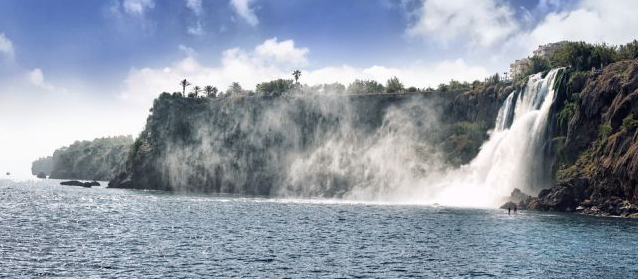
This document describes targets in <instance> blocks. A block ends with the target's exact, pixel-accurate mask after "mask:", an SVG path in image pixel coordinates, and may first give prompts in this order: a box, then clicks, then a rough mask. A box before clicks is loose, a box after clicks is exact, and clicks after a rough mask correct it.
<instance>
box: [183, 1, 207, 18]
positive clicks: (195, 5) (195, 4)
mask: <svg viewBox="0 0 638 279" xmlns="http://www.w3.org/2000/svg"><path fill="white" fill-rule="evenodd" d="M186 7H188V8H189V9H191V11H193V13H195V14H196V15H198V16H200V15H201V14H202V13H203V12H204V9H203V8H202V0H186Z"/></svg>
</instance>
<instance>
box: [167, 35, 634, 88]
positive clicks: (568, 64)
mask: <svg viewBox="0 0 638 279" xmlns="http://www.w3.org/2000/svg"><path fill="white" fill-rule="evenodd" d="M636 58H638V41H636V40H634V41H633V42H630V43H628V44H625V45H619V46H614V45H607V44H605V43H602V44H589V43H586V42H567V43H565V44H564V45H562V46H560V47H559V48H558V49H556V50H555V51H554V53H553V55H552V56H551V57H542V56H533V57H531V58H529V59H530V63H529V65H528V66H527V67H526V68H525V69H524V70H523V73H522V74H519V75H517V76H516V77H515V78H514V80H513V82H516V83H517V84H520V83H524V82H525V80H526V78H527V77H528V76H530V75H532V74H536V73H540V72H544V73H546V72H548V71H549V70H550V69H552V68H558V67H565V68H569V69H571V70H572V71H589V70H592V69H600V68H602V67H604V66H606V65H608V64H611V63H614V62H618V61H621V60H628V59H636ZM301 75H302V73H301V71H300V70H295V71H294V72H292V77H293V78H292V79H283V78H279V79H275V80H271V81H267V82H262V83H260V84H257V86H256V87H255V89H254V90H246V89H244V88H243V87H242V86H241V85H240V84H239V83H238V82H233V83H231V85H230V86H229V87H228V89H226V90H225V91H223V90H219V89H218V88H217V87H215V86H212V85H206V86H203V87H202V86H199V85H194V86H192V85H193V84H191V82H189V81H188V80H186V79H184V80H182V81H180V82H179V85H180V87H181V89H182V91H181V92H174V93H173V96H176V97H177V96H180V97H188V98H216V97H221V96H222V95H223V96H234V95H236V96H273V97H277V96H282V95H317V94H349V95H363V94H397V93H416V92H429V91H440V92H446V91H465V90H473V89H481V88H485V87H487V86H490V85H495V84H499V83H503V84H509V83H511V82H512V81H511V80H509V78H508V73H503V75H499V73H496V74H494V75H492V76H490V77H488V78H485V79H484V80H483V81H479V80H475V81H474V82H472V83H469V82H467V81H463V82H461V81H457V80H454V79H452V80H450V81H449V82H448V83H441V84H439V85H438V86H437V87H436V88H432V87H427V88H417V87H414V86H409V87H406V86H404V84H403V83H402V82H401V81H400V80H399V79H398V78H397V77H392V78H390V79H388V80H387V81H386V83H385V84H382V83H379V82H377V81H376V80H364V79H357V80H355V81H353V82H352V83H350V84H349V85H348V86H345V85H343V84H341V83H339V82H335V83H328V84H318V85H312V86H309V85H306V84H300V83H299V78H300V77H301ZM190 86H192V87H190ZM187 89H190V91H188V92H187ZM166 93H167V92H166ZM169 94H170V93H169Z"/></svg>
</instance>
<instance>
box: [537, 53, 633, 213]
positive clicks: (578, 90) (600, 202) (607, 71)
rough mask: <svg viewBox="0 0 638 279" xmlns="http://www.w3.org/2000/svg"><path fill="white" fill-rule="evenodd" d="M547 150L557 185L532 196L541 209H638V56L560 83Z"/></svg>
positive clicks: (568, 74) (571, 75) (569, 74)
mask: <svg viewBox="0 0 638 279" xmlns="http://www.w3.org/2000/svg"><path fill="white" fill-rule="evenodd" d="M557 82H558V84H557V86H558V87H559V89H558V90H559V91H558V92H559V94H558V97H557V100H556V101H555V102H554V105H553V108H552V109H553V114H552V116H553V117H552V119H551V125H550V134H551V135H552V137H553V139H552V140H551V141H550V142H551V144H550V145H551V146H548V148H547V150H548V154H550V155H551V156H550V158H552V159H553V162H554V170H555V175H554V177H555V184H554V186H553V187H552V188H551V189H548V190H544V191H542V192H541V193H540V194H539V196H538V198H535V199H532V200H531V203H530V207H531V208H532V209H538V210H558V211H582V212H585V213H590V214H603V215H604V214H611V215H625V216H627V215H631V214H636V213H637V212H638V208H637V207H636V206H635V205H636V203H637V201H638V188H637V187H636V185H637V184H636V183H637V181H638V129H637V128H638V60H629V61H622V62H618V63H615V64H611V65H609V66H607V67H605V68H604V69H603V70H602V71H596V72H587V73H574V72H569V71H568V72H566V73H565V75H564V76H563V77H562V78H561V79H560V80H559V81H557Z"/></svg>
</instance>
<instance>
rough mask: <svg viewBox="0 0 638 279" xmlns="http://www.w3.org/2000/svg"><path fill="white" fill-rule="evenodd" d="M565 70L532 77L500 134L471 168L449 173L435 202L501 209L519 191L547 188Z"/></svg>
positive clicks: (512, 99) (502, 118)
mask: <svg viewBox="0 0 638 279" xmlns="http://www.w3.org/2000/svg"><path fill="white" fill-rule="evenodd" d="M559 71H561V69H554V70H552V71H550V72H549V73H548V74H547V75H546V76H545V77H544V78H543V77H542V76H541V74H540V73H538V74H535V75H532V76H530V77H529V80H528V82H527V84H526V86H525V87H524V88H523V89H522V90H517V91H514V92H512V93H510V95H509V96H508V97H507V99H506V100H505V101H504V102H503V105H502V106H501V108H500V110H499V112H498V116H497V118H496V123H495V125H494V127H495V128H494V130H493V131H492V132H491V134H490V137H489V139H488V141H487V142H485V143H484V144H483V145H482V146H481V150H480V152H479V154H478V155H477V156H476V158H474V159H473V160H472V161H471V162H470V163H469V164H468V165H465V166H462V167H461V168H460V169H457V170H454V171H451V172H449V173H448V174H447V175H446V176H445V180H446V181H445V182H442V183H441V184H439V185H438V187H440V190H441V191H440V194H439V195H436V197H434V198H433V199H432V202H438V203H443V204H450V205H459V206H467V205H473V206H495V205H498V204H499V203H501V202H502V201H503V200H502V199H503V198H504V197H507V196H509V194H510V192H511V191H512V190H513V189H514V188H519V189H521V190H523V191H524V192H527V193H530V194H536V193H537V192H538V191H539V190H540V189H541V188H543V187H545V186H546V185H541V184H543V180H542V179H541V177H542V175H543V173H542V172H544V171H545V170H546V168H544V167H543V166H542V159H543V156H542V144H543V141H544V137H545V135H544V133H545V128H546V126H547V118H548V117H547V115H548V112H549V109H550V106H551V105H552V102H553V100H554V88H553V84H554V79H555V77H556V75H557V74H558V72H559Z"/></svg>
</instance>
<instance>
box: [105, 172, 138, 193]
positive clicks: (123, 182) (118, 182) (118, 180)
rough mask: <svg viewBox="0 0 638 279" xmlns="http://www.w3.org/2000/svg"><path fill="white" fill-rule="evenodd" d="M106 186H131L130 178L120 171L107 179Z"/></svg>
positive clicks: (124, 187)
mask: <svg viewBox="0 0 638 279" xmlns="http://www.w3.org/2000/svg"><path fill="white" fill-rule="evenodd" d="M108 188H123V189H126V188H133V187H132V185H131V179H130V178H129V177H127V175H126V173H125V172H122V173H120V174H118V175H117V177H115V178H113V179H112V180H111V181H109V184H108Z"/></svg>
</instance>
